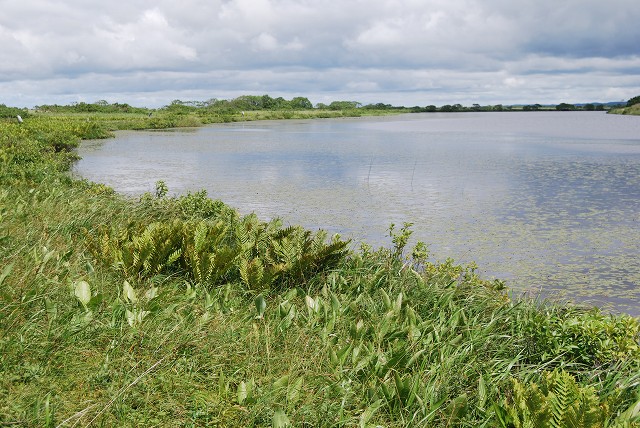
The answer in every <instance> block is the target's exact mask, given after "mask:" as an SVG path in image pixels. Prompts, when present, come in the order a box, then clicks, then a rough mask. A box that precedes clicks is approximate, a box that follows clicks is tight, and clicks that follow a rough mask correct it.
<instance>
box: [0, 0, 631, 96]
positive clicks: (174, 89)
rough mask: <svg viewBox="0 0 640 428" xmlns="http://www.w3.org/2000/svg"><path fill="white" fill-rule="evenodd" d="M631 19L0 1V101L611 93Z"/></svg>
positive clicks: (492, 7) (574, 2)
mask: <svg viewBox="0 0 640 428" xmlns="http://www.w3.org/2000/svg"><path fill="white" fill-rule="evenodd" d="M639 21H640V8H638V7H637V5H636V1H635V0H617V1H616V2H615V3H613V4H612V3H611V2H609V3H606V2H602V1H595V0H565V1H563V2H561V3H558V2H552V1H551V0H539V1H536V2H533V1H526V2H513V1H509V0H484V1H477V0H476V1H472V0H402V1H394V2H392V1H388V0H370V1H363V0H340V1H338V0H315V1H311V0H182V1H181V2H174V1H168V0H158V1H156V2H154V3H153V5H152V6H150V4H149V3H148V2H146V1H143V0H130V1H128V2H126V3H122V4H120V3H109V2H103V1H101V2H98V1H95V0H85V1H80V0H61V1H58V2H55V3H54V2H48V1H41V0H23V1H21V2H3V13H2V15H0V45H2V46H3V49H2V50H0V88H1V90H2V91H1V92H0V93H1V94H2V97H3V99H2V100H0V102H2V103H8V104H15V105H29V103H35V104H43V103H50V102H69V101H73V100H77V99H83V100H87V101H91V100H92V99H93V98H94V97H95V99H103V98H104V99H107V98H109V97H114V98H115V99H114V100H113V101H120V102H130V103H136V102H151V100H157V101H153V103H154V105H158V104H159V105H163V104H166V103H168V102H170V101H171V99H174V98H181V99H186V98H187V95H188V96H190V97H191V96H193V97H195V98H198V99H206V98H207V97H209V98H210V97H223V96H224V94H242V93H269V94H271V95H282V94H291V95H295V96H297V95H303V96H308V97H309V98H310V99H312V100H316V101H323V102H324V100H326V99H327V98H330V99H356V100H359V101H362V102H369V101H370V102H392V103H396V104H405V105H413V104H418V105H424V104H425V102H427V101H429V100H430V101H429V102H428V103H429V104H431V103H433V104H438V103H452V102H460V103H473V102H478V103H509V102H560V101H569V102H580V101H585V100H591V101H593V100H603V101H606V100H609V98H606V97H611V96H616V98H621V99H626V98H629V97H631V96H635V95H637V93H640V73H638V71H639V70H640V52H638V49H637V46H639V45H640V28H639V27H640V26H638V25H637V22H639ZM552 85H557V86H555V87H554V86H552ZM181 94H182V95H181ZM167 95H169V96H170V97H173V98H170V99H169V98H168V99H165V100H164V101H163V100H161V97H163V96H167ZM25 103H27V104H25Z"/></svg>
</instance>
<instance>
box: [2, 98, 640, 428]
mask: <svg viewBox="0 0 640 428" xmlns="http://www.w3.org/2000/svg"><path fill="white" fill-rule="evenodd" d="M636 98H637V97H636ZM450 107H451V108H452V109H456V111H460V110H461V109H460V108H458V107H455V106H450ZM534 107H535V106H534ZM636 107H637V104H636V105H635V107H633V106H630V107H627V108H636ZM443 108H444V107H442V108H439V109H436V110H437V111H448V110H443ZM474 108H476V107H472V108H470V109H471V110H472V111H476V110H473V109H474ZM541 108H542V106H539V107H537V109H541ZM427 109H430V107H427ZM477 109H478V110H477V111H484V110H482V108H481V107H480V106H478V107H477ZM554 109H555V107H554ZM416 110H417V109H416V108H408V109H407V108H404V107H402V108H396V107H391V106H387V105H382V104H376V105H372V106H361V105H358V103H353V102H337V103H336V104H334V103H331V104H329V105H326V106H325V105H320V106H316V107H313V106H311V103H309V102H308V100H307V99H306V98H294V99H292V100H290V101H287V100H282V99H280V98H275V99H274V98H271V97H268V96H262V97H253V96H247V97H240V98H238V99H236V100H231V101H222V100H220V101H219V100H212V101H209V102H205V103H194V102H182V101H174V102H172V103H171V104H169V105H168V106H165V107H164V108H161V109H146V108H137V107H131V106H129V105H127V104H109V103H107V102H98V103H94V104H85V103H79V104H75V105H71V106H55V105H54V106H39V107H38V108H37V109H35V111H28V110H26V109H14V108H10V107H6V106H1V108H0V116H1V117H2V118H0V425H2V426H26V427H41V426H46V427H58V426H59V427H66V426H69V427H70V426H92V425H95V426H273V427H285V426H363V427H364V426H385V427H394V426H397V427H399V426H435V427H452V426H498V427H528V426H531V427H533V426H536V427H538V426H540V427H547V426H548V427H570V426H572V427H573V426H580V427H631V426H639V422H638V421H639V417H640V389H639V385H640V344H639V337H640V321H638V319H636V318H633V317H631V316H627V315H610V314H606V313H603V312H602V311H600V310H599V309H598V308H585V307H578V306H573V305H570V304H559V303H553V302H548V301H535V300H532V299H529V298H517V297H514V296H511V295H510V294H509V293H508V291H507V290H506V289H505V285H504V283H503V282H501V281H497V280H496V281H487V280H484V279H483V278H481V277H479V276H478V275H477V274H476V271H475V266H473V265H468V266H461V265H458V264H456V263H455V262H454V261H453V260H444V261H434V260H431V259H430V258H429V253H428V251H427V247H426V246H425V244H423V243H421V242H418V243H417V244H415V245H413V246H409V245H408V242H409V237H410V236H411V225H410V224H404V225H402V226H400V227H397V226H394V225H391V226H390V228H389V239H390V245H389V247H387V248H371V247H370V246H368V245H366V244H362V245H361V246H360V247H357V248H355V247H354V245H353V244H352V243H350V242H349V241H346V240H344V239H342V238H341V237H339V236H334V237H328V236H326V234H325V233H324V232H321V231H320V232H316V233H312V232H310V231H308V230H305V229H303V228H302V227H296V226H293V227H283V226H282V224H281V223H280V222H279V221H278V220H273V221H270V222H263V221H260V220H259V219H258V217H257V216H256V215H254V214H251V215H245V216H242V215H240V214H239V213H238V212H237V211H236V210H234V209H233V208H232V207H229V206H227V205H225V204H224V203H223V202H222V201H219V200H214V199H210V198H209V197H208V195H207V194H206V192H204V191H200V192H194V193H189V194H187V195H183V196H179V197H169V196H168V189H167V188H166V186H165V185H164V183H162V182H158V183H157V185H156V190H155V192H153V193H147V194H145V195H143V196H142V197H141V198H139V199H135V200H133V199H129V198H125V197H124V196H121V195H118V194H116V193H115V192H114V191H113V190H112V189H110V188H109V187H107V186H105V185H102V184H96V183H90V182H87V181H85V180H79V179H75V178H72V177H71V175H70V173H69V171H70V168H71V166H72V165H73V162H74V161H75V160H76V155H75V153H74V148H75V147H77V145H78V144H79V142H80V141H81V139H89V138H91V139H95V138H107V137H109V136H110V135H111V132H112V131H114V130H118V129H148V128H151V129H153V128H167V127H176V126H199V125H202V124H206V123H213V122H226V121H238V120H257V119H281V118H311V117H344V116H353V115H359V114H369V113H374V114H387V113H388V112H390V111H391V112H409V111H416ZM521 110H527V109H525V108H524V107H522V108H521ZM636 110H637V109H636ZM452 111H453V110H452ZM466 111H468V110H466ZM494 111H496V110H495V109H494ZM18 116H20V118H21V120H20V121H18V120H16V118H17V117H18Z"/></svg>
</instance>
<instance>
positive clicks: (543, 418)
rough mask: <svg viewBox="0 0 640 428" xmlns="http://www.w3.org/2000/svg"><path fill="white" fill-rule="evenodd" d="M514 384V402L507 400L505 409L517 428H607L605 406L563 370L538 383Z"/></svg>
mask: <svg viewBox="0 0 640 428" xmlns="http://www.w3.org/2000/svg"><path fill="white" fill-rule="evenodd" d="M512 382H513V396H512V400H510V401H509V402H506V401H505V403H504V404H505V407H504V408H503V410H506V412H504V413H506V414H507V416H508V418H507V419H508V420H509V421H510V422H511V423H512V424H513V426H514V427H515V428H525V427H526V428H529V427H531V428H534V427H535V428H538V427H540V428H568V427H576V428H578V427H580V428H597V427H603V426H604V422H605V420H606V416H607V410H608V407H607V406H606V403H601V402H600V399H599V397H598V395H597V394H596V392H595V390H594V389H593V388H592V387H582V386H581V385H579V384H578V383H576V381H575V379H574V378H573V376H571V375H570V374H569V373H567V372H565V371H563V370H561V371H558V370H556V371H553V372H550V373H546V374H544V375H543V376H542V378H541V380H540V383H539V384H537V383H531V384H529V385H523V384H521V383H520V382H519V381H518V380H516V379H513V381H512ZM503 426H504V424H503ZM507 426H508V425H507Z"/></svg>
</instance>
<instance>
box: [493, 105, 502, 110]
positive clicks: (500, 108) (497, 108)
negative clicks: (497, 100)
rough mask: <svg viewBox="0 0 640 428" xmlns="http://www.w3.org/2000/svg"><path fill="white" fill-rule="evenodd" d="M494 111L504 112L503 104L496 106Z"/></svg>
mask: <svg viewBox="0 0 640 428" xmlns="http://www.w3.org/2000/svg"><path fill="white" fill-rule="evenodd" d="M493 110H494V111H503V110H504V107H502V104H496V105H494V106H493Z"/></svg>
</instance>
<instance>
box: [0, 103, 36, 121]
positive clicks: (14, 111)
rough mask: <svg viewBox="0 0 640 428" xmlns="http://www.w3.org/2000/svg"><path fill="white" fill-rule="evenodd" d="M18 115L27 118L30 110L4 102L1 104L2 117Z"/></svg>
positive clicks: (0, 113)
mask: <svg viewBox="0 0 640 428" xmlns="http://www.w3.org/2000/svg"><path fill="white" fill-rule="evenodd" d="M17 116H20V117H22V118H23V119H25V118H27V117H28V116H29V110H27V109H26V108H16V107H7V106H6V105H4V104H0V118H1V119H17Z"/></svg>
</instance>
